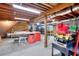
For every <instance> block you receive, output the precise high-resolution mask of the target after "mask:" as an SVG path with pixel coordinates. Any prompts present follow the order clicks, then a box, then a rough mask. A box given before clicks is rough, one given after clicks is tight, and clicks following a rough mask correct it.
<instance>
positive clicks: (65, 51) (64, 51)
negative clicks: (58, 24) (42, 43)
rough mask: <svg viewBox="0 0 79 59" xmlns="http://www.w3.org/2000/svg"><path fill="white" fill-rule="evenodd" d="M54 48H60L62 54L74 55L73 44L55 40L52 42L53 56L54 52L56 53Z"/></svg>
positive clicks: (78, 53)
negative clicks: (69, 44)
mask: <svg viewBox="0 0 79 59" xmlns="http://www.w3.org/2000/svg"><path fill="white" fill-rule="evenodd" d="M54 48H56V49H57V50H59V51H60V52H61V54H62V56H69V55H73V51H74V48H73V46H69V47H67V46H66V45H65V44H60V43H58V42H56V41H54V42H53V43H52V56H54V54H53V53H54ZM69 53H70V54H69ZM77 55H79V48H78V51H77Z"/></svg>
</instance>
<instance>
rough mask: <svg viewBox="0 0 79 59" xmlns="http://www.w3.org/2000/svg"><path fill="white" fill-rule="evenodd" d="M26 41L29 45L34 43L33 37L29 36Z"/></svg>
mask: <svg viewBox="0 0 79 59" xmlns="http://www.w3.org/2000/svg"><path fill="white" fill-rule="evenodd" d="M27 41H28V43H29V44H32V43H35V39H34V35H29V36H28V40H27Z"/></svg>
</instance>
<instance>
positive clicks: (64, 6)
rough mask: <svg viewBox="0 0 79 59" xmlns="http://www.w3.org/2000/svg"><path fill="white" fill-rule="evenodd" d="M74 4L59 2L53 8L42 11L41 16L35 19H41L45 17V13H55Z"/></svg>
mask: <svg viewBox="0 0 79 59" xmlns="http://www.w3.org/2000/svg"><path fill="white" fill-rule="evenodd" d="M72 5H74V3H62V4H57V5H56V6H54V7H53V8H52V9H50V10H47V11H45V13H42V14H41V15H40V16H39V17H37V18H35V19H34V21H36V20H39V19H41V18H43V17H45V16H44V15H45V14H47V15H50V14H53V13H55V12H58V11H60V10H63V9H64V8H67V7H69V6H72Z"/></svg>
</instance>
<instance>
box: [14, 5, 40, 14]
mask: <svg viewBox="0 0 79 59" xmlns="http://www.w3.org/2000/svg"><path fill="white" fill-rule="evenodd" d="M12 6H13V7H14V8H17V9H21V10H25V11H29V12H33V13H36V14H40V13H41V11H39V10H37V9H34V8H29V7H23V6H20V5H16V4H13V5H12Z"/></svg>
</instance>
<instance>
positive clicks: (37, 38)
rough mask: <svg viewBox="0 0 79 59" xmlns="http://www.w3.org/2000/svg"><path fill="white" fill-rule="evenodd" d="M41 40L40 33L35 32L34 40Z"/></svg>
mask: <svg viewBox="0 0 79 59" xmlns="http://www.w3.org/2000/svg"><path fill="white" fill-rule="evenodd" d="M40 40H41V34H40V32H36V33H35V41H40Z"/></svg>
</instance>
